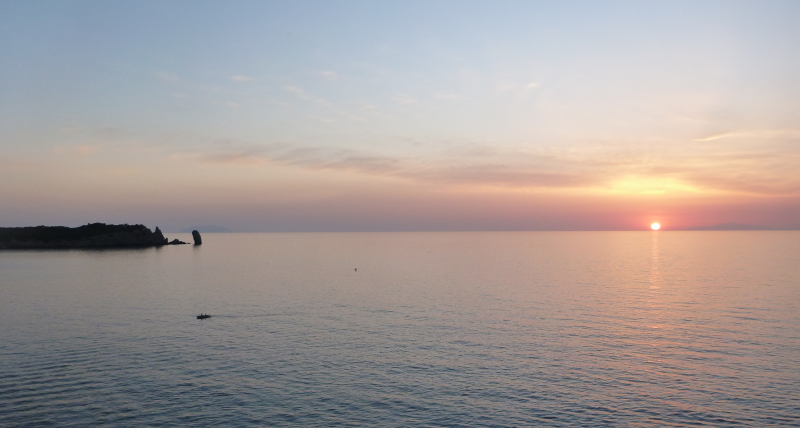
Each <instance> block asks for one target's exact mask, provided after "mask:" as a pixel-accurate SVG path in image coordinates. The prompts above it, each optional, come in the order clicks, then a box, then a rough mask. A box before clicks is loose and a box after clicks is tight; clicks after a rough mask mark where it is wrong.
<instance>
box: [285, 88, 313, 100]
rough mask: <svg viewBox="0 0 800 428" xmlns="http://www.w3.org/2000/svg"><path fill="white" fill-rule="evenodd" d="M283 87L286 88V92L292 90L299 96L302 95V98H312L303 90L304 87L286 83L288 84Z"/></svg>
mask: <svg viewBox="0 0 800 428" xmlns="http://www.w3.org/2000/svg"><path fill="white" fill-rule="evenodd" d="M283 89H284V90H285V91H286V92H291V93H293V94H295V95H297V96H298V97H300V98H301V99H304V100H309V99H311V97H310V96H308V94H307V93H306V91H304V90H303V88H300V87H299V86H293V85H286V86H284V87H283Z"/></svg>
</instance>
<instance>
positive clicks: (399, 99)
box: [394, 95, 417, 105]
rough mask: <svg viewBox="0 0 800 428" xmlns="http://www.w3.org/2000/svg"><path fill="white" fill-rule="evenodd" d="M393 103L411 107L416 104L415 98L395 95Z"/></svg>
mask: <svg viewBox="0 0 800 428" xmlns="http://www.w3.org/2000/svg"><path fill="white" fill-rule="evenodd" d="M394 101H395V102H396V103H397V104H400V105H411V104H415V103H416V102H417V100H416V98H413V97H410V96H408V95H397V96H395V97H394Z"/></svg>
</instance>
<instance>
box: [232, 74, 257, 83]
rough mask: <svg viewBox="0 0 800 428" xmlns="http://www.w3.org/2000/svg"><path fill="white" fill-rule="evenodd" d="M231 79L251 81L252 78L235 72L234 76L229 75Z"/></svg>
mask: <svg viewBox="0 0 800 428" xmlns="http://www.w3.org/2000/svg"><path fill="white" fill-rule="evenodd" d="M231 80H233V81H234V82H240V83H244V82H250V81H252V80H253V78H252V77H249V76H242V75H239V74H237V75H236V76H231Z"/></svg>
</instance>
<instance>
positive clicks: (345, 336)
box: [0, 231, 800, 427]
mask: <svg viewBox="0 0 800 428" xmlns="http://www.w3.org/2000/svg"><path fill="white" fill-rule="evenodd" d="M166 235H167V236H168V237H169V238H170V239H173V238H179V239H183V240H185V241H189V242H191V236H190V235H187V234H169V233H168V234H166ZM200 313H208V314H210V315H212V317H211V318H208V319H197V317H196V316H197V315H198V314H200ZM0 426H2V427H209V426H224V427H538V426H541V427H606V426H607V427H684V426H687V427H688V426H713V427H742V426H752V427H770V426H800V231H691V232H688V231H687V232H679V231H658V232H650V231H648V232H443V233H427V232H424V233H423V232H420V233H286V234H283V233H263V234H259V233H252V234H251V233H230V234H204V235H203V245H201V246H192V245H182V246H167V247H161V248H147V249H108V250H24V251H21V250H2V251H0Z"/></svg>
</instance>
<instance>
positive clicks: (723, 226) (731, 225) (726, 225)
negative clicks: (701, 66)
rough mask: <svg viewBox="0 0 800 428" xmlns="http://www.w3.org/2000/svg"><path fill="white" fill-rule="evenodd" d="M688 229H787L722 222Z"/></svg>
mask: <svg viewBox="0 0 800 428" xmlns="http://www.w3.org/2000/svg"><path fill="white" fill-rule="evenodd" d="M686 230H785V229H782V228H775V227H769V226H759V225H753V224H740V223H722V224H717V225H714V226H701V227H692V228H689V229H686Z"/></svg>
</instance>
